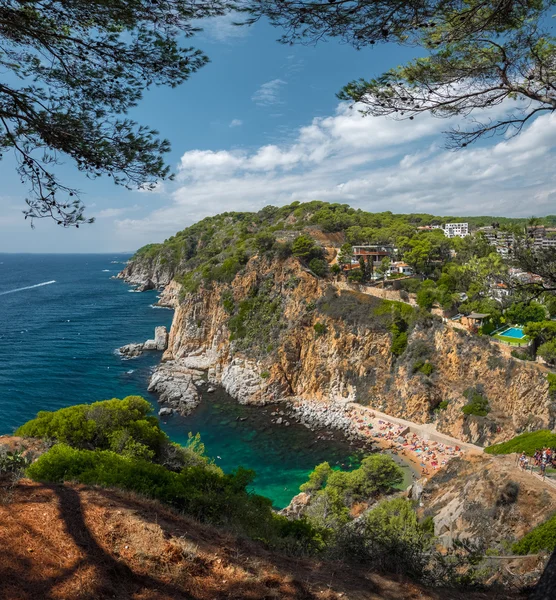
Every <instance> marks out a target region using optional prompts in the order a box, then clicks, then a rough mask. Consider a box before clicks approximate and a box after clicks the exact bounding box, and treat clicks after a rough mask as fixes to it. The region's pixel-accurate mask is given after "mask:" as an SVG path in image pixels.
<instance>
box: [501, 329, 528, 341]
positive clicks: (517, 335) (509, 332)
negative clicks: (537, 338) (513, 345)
mask: <svg viewBox="0 0 556 600" xmlns="http://www.w3.org/2000/svg"><path fill="white" fill-rule="evenodd" d="M498 335H500V336H502V337H509V338H514V339H517V340H521V339H522V338H524V337H525V334H524V333H523V329H522V328H521V327H510V328H509V329H506V331H502V333H499V334H498Z"/></svg>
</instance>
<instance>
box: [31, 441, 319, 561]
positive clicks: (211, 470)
mask: <svg viewBox="0 0 556 600" xmlns="http://www.w3.org/2000/svg"><path fill="white" fill-rule="evenodd" d="M27 474H28V476H29V477H31V478H32V479H34V480H36V481H45V482H52V483H62V482H64V481H75V482H79V483H85V484H87V485H101V486H106V487H116V488H120V489H125V490H130V491H133V492H136V493H138V494H142V495H144V496H147V497H150V498H155V499H157V500H160V501H161V502H164V503H165V504H168V505H170V506H173V507H174V508H176V509H177V510H179V511H181V512H183V513H185V514H188V515H191V516H193V517H194V518H196V519H199V520H201V521H203V522H209V523H213V524H217V525H225V526H228V527H231V528H232V529H234V530H237V531H240V532H242V533H243V534H245V535H248V536H250V537H253V538H257V539H263V540H265V541H266V542H267V543H269V544H271V545H272V544H276V545H278V546H280V545H281V544H283V543H284V539H283V538H285V537H287V536H290V537H291V539H290V540H289V542H288V547H289V549H290V550H293V549H294V548H296V547H297V548H299V549H303V550H306V549H307V548H312V549H313V550H316V549H318V548H319V546H320V544H321V537H320V536H319V533H318V531H317V529H316V528H315V527H313V526H311V525H310V524H308V523H307V522H305V521H302V522H300V523H299V524H298V525H297V526H294V527H289V526H287V525H286V524H285V523H284V517H278V516H276V515H274V513H273V512H272V503H271V501H270V500H268V499H267V498H264V497H262V496H257V495H254V494H251V493H249V492H248V491H247V487H248V486H249V485H250V484H251V482H252V481H253V478H254V475H255V474H254V472H253V471H248V470H246V469H242V468H239V469H237V471H235V472H234V473H231V474H224V473H223V472H222V471H221V469H219V468H218V467H215V466H214V465H210V466H209V467H207V466H192V467H187V468H184V469H182V470H181V471H180V472H179V473H176V472H173V471H170V470H168V469H166V468H164V467H163V466H161V465H157V464H153V463H151V462H148V461H146V460H142V459H136V458H127V457H125V456H121V455H119V454H117V453H115V452H112V451H107V450H94V451H92V450H78V449H76V448H71V447H70V446H67V445H65V444H57V445H55V446H54V447H53V448H51V449H50V450H49V451H48V452H47V453H45V454H43V455H42V456H41V457H40V458H39V459H38V460H37V461H36V462H35V463H33V464H32V465H31V466H30V467H29V468H28V469H27Z"/></svg>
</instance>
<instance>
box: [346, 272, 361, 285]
mask: <svg viewBox="0 0 556 600" xmlns="http://www.w3.org/2000/svg"><path fill="white" fill-rule="evenodd" d="M363 278H364V272H363V271H362V270H361V269H351V271H349V273H348V279H349V281H353V282H355V283H361V282H362V281H363Z"/></svg>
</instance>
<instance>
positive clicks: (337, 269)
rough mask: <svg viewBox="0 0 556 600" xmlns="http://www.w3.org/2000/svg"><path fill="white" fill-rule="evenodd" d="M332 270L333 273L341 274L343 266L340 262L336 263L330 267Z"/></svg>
mask: <svg viewBox="0 0 556 600" xmlns="http://www.w3.org/2000/svg"><path fill="white" fill-rule="evenodd" d="M330 271H331V273H332V274H333V275H339V274H340V273H341V272H342V268H341V267H340V265H339V264H338V263H334V264H333V265H332V266H331V267H330Z"/></svg>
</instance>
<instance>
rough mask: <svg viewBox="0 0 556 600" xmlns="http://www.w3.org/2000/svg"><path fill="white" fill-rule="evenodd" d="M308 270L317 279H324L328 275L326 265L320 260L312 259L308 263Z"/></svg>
mask: <svg viewBox="0 0 556 600" xmlns="http://www.w3.org/2000/svg"><path fill="white" fill-rule="evenodd" d="M309 269H311V271H313V273H314V274H315V275H316V276H317V277H325V276H326V275H327V274H328V263H327V262H326V261H325V260H323V259H322V258H313V259H311V262H310V263H309Z"/></svg>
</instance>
